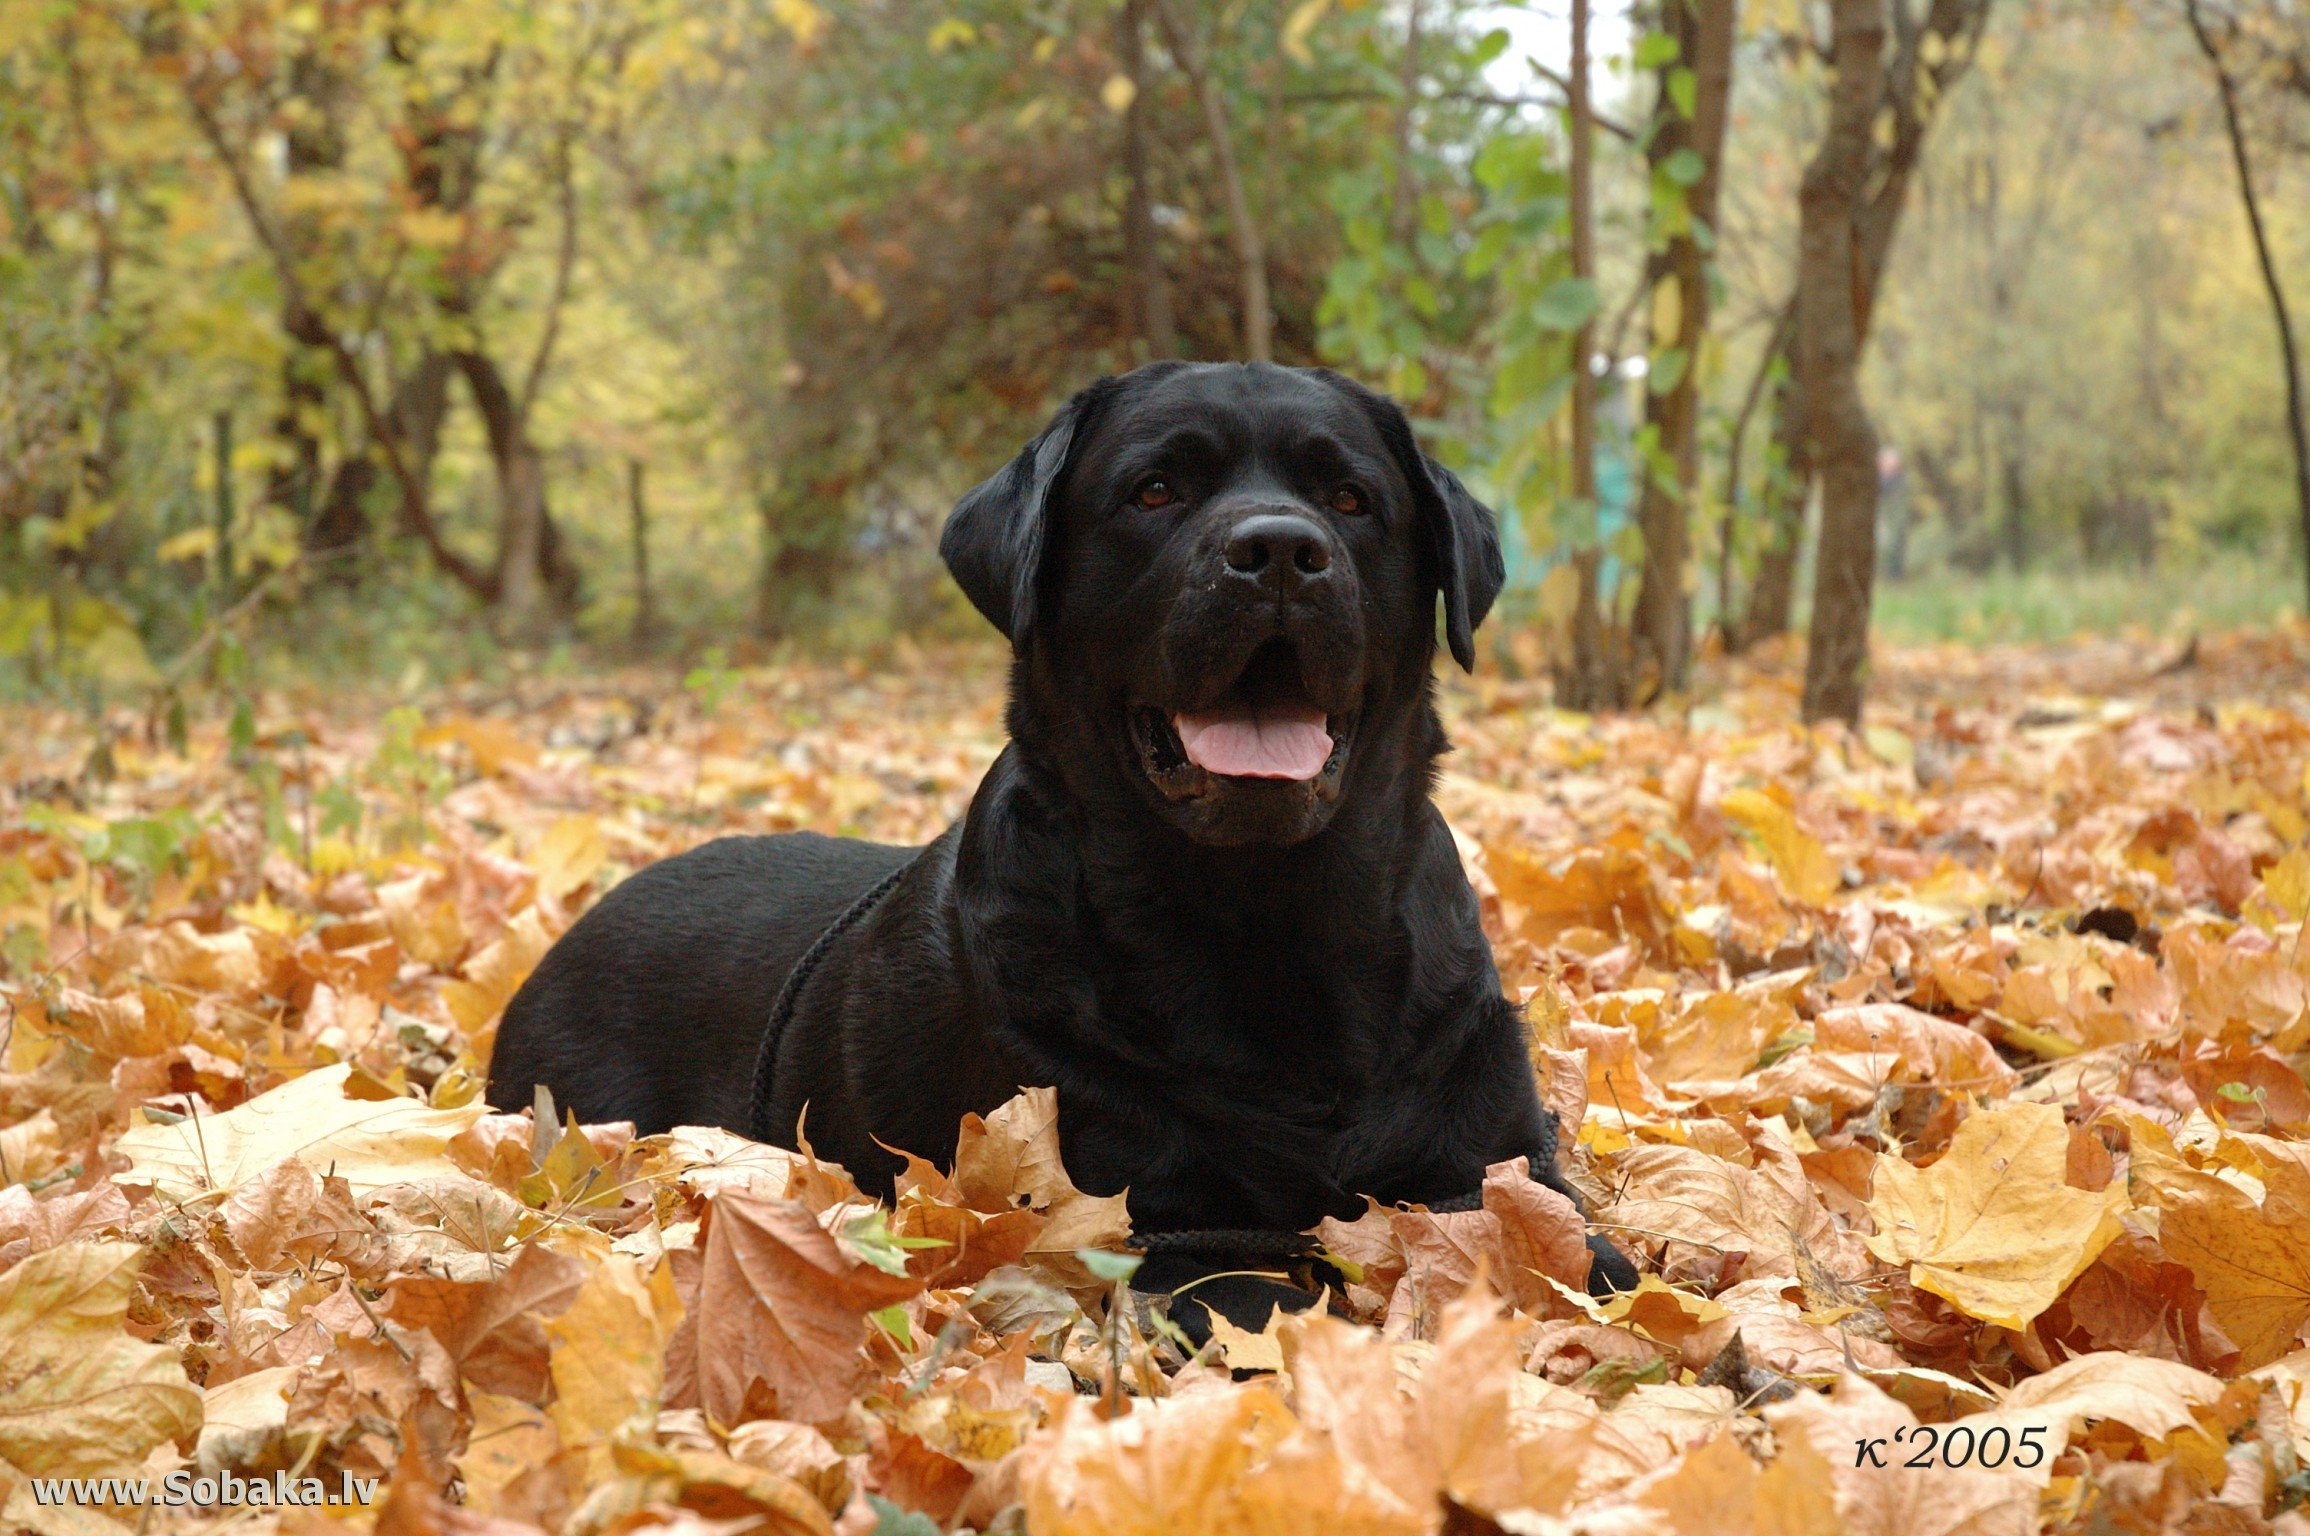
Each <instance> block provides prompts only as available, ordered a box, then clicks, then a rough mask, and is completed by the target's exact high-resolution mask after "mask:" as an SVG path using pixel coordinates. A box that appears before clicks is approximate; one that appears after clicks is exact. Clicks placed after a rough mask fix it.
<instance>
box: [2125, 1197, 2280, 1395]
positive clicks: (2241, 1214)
mask: <svg viewBox="0 0 2310 1536" xmlns="http://www.w3.org/2000/svg"><path fill="white" fill-rule="evenodd" d="M2264 1166H2265V1168H2266V1171H2267V1180H2266V1185H2265V1190H2264V1193H2263V1196H2262V1199H2261V1201H2260V1203H2259V1204H2257V1203H2256V1202H2255V1200H2254V1198H2253V1197H2252V1196H2251V1195H2249V1194H2247V1193H2246V1192H2245V1191H2244V1190H2241V1189H2239V1188H2238V1187H2237V1186H2235V1185H2234V1184H2231V1183H2229V1182H2228V1181H2226V1180H2223V1179H2220V1178H2217V1177H2215V1176H2213V1175H2212V1174H2203V1173H2201V1174H2196V1175H2194V1176H2192V1177H2190V1178H2188V1179H2187V1180H2182V1179H2178V1178H2177V1179H2172V1180H2170V1181H2169V1182H2168V1183H2167V1184H2166V1187H2164V1188H2161V1189H2160V1190H2159V1191H2158V1204H2159V1206H2160V1208H2161V1212H2160V1219H2159V1223H2158V1239H2159V1241H2160V1242H2161V1243H2163V1244H2164V1245H2165V1250H2166V1252H2167V1253H2168V1254H2170V1255H2171V1256H2172V1257H2173V1258H2174V1259H2175V1260H2177V1261H2178V1262H2180V1263H2182V1264H2185V1265H2187V1266H2188V1267H2189V1270H2190V1273H2191V1275H2192V1276H2193V1277H2194V1278H2195V1279H2196V1280H2197V1282H2198V1285H2199V1287H2200V1288H2201V1289H2203V1290H2204V1291H2205V1293H2206V1306H2207V1308H2208V1310H2210V1311H2211V1312H2212V1313H2213V1314H2214V1320H2215V1321H2216V1322H2218V1323H2220V1324H2221V1325H2222V1331H2223V1332H2224V1333H2226V1334H2228V1335H2229V1336H2230V1337H2231V1339H2233V1340H2234V1341H2236V1343H2237V1345H2238V1348H2239V1349H2240V1350H2242V1351H2243V1352H2244V1360H2243V1364H2244V1366H2245V1368H2247V1369H2249V1370H2250V1369H2252V1368H2254V1367H2256V1366H2261V1365H2267V1364H2268V1363H2270V1362H2271V1361H2273V1360H2275V1359H2277V1358H2278V1357H2279V1356H2280V1355H2283V1354H2285V1353H2287V1352H2288V1351H2289V1350H2291V1349H2293V1348H2294V1347H2295V1342H2296V1339H2297V1337H2298V1335H2299V1334H2300V1333H2301V1331H2302V1325H2303V1323H2304V1322H2305V1321H2310V1170H2306V1169H2305V1168H2304V1167H2303V1166H2302V1165H2301V1164H2300V1163H2299V1162H2294V1161H2273V1162H2269V1163H2266V1164H2265V1165H2264Z"/></svg>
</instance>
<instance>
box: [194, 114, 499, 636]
mask: <svg viewBox="0 0 2310 1536" xmlns="http://www.w3.org/2000/svg"><path fill="white" fill-rule="evenodd" d="M184 96H185V101H186V104H187V105H188V106H189V107H190V109H191V111H192V115H193V121H194V122H195V123H196V124H197V125H198V126H199V128H200V131H201V136H202V137H203V138H205V139H206V140H207V141H208V144H209V148H210V149H211V150H212V151H214V152H215V154H216V157H217V159H218V160H219V161H220V162H222V163H223V165H224V168H225V175H226V177H227V179H228V180H230V181H231V182H232V186H233V195H234V198H235V199H236V200H237V201H238V202H239V203H240V205H241V211H242V213H243V214H244V215H245V216H246V217H247V219H248V221H249V226H250V228H251V229H252V230H253V231H255V233H256V237H257V243H258V244H260V245H262V246H263V247H264V248H265V251H266V254H267V255H269V256H271V258H272V261H273V270H274V272H275V274H276V275H277V276H278V277H279V279H280V283H281V288H282V291H283V293H284V294H285V295H286V296H287V298H288V301H289V325H288V329H289V332H290V334H291V335H293V336H295V337H296V338H297V339H298V340H299V341H303V342H306V343H307V344H309V345H313V346H318V347H320V348H321V349H322V350H323V351H325V352H327V353H328V354H329V357H330V359H331V360H332V361H333V362H334V363H335V365H336V369H337V375H338V377H339V378H340V379H342V380H343V381H344V384H345V387H346V388H347V389H349V390H350V391H352V394H353V400H354V403H355V404H356V405H358V406H359V407H360V410H361V422H362V425H363V427H364V428H365V429H366V430H367V432H368V434H369V439H370V441H371V442H373V443H375V444H376V445H377V447H378V449H379V451H381V452H382V453H383V454H384V455H385V463H386V467H387V468H389V469H390V470H391V471H392V472H393V479H394V482H395V483H396V484H397V485H399V486H400V488H401V513H402V519H403V521H405V522H406V523H408V524H409V526H410V529H411V531H412V532H414V533H415V534H416V535H417V536H418V538H419V539H421V540H422V541H423V542H424V544H425V547H426V549H427V550H428V551H429V552H431V554H432V556H433V558H434V561H435V562H436V563H437V564H439V565H440V567H441V568H442V569H443V570H444V571H447V572H448V573H449V574H450V576H451V577H453V578H454V579H455V580H456V581H457V582H458V584H459V585H461V586H463V587H465V588H466V589H467V590H468V591H470V592H473V593H475V594H476V595H478V596H483V597H487V596H489V595H491V593H492V591H493V590H494V587H495V585H496V584H495V582H494V581H492V580H491V579H490V577H489V575H488V573H486V572H484V571H481V570H478V569H476V568H475V567H474V566H473V565H472V564H471V563H470V562H468V561H467V560H466V559H465V557H464V556H462V555H460V554H458V553H457V551H456V550H454V549H451V548H450V547H449V546H448V545H447V544H446V543H444V542H443V541H442V538H441V530H440V529H439V528H437V527H436V526H434V522H433V514H432V512H431V510H430V509H429V508H427V507H426V505H425V501H424V498H423V496H422V495H421V494H420V493H419V491H418V489H417V481H416V477H415V476H414V475H413V474H412V473H411V471H410V468H409V465H408V461H407V459H406V458H405V457H404V456H403V454H402V452H401V444H400V441H399V439H398V438H396V437H395V435H394V434H393V433H392V432H391V431H390V430H388V427H387V423H386V421H385V419H384V414H383V413H382V412H381V411H380V410H379V409H378V407H377V398H376V392H375V391H374V390H372V389H371V388H370V387H369V379H368V376H367V375H366V374H364V373H363V372H362V371H361V364H360V360H359V359H358V358H356V357H354V356H353V353H352V351H351V349H349V348H348V347H347V346H346V345H345V341H344V338H343V337H341V336H339V335H338V334H337V333H336V331H335V330H334V329H332V328H331V327H330V326H329V324H328V323H327V321H326V320H324V319H323V318H322V316H321V314H320V312H319V311H318V310H316V309H315V308H313V306H312V303H311V302H310V301H309V300H308V299H307V298H306V296H305V285H304V282H303V280H302V279H301V278H300V277H299V276H298V274H297V264H296V261H295V259H294V258H293V257H292V256H291V255H290V253H289V248H288V244H287V242H286V241H285V240H284V239H283V238H282V237H281V234H280V232H279V231H278V230H276V229H275V228H274V227H273V224H272V220H271V219H269V218H267V217H266V215H265V210H264V203H263V200H262V199H260V198H259V197H258V196H257V189H256V185H255V183H253V182H252V181H251V180H250V179H249V171H248V167H247V166H245V165H243V164H242V163H241V159H240V157H239V156H238V155H236V154H234V153H233V151H232V146H231V145H230V144H229V143H228V142H227V141H226V139H225V132H224V125H223V124H222V123H220V122H218V121H217V115H216V113H215V112H214V111H213V110H212V109H211V108H210V106H209V104H208V103H207V102H206V101H204V100H203V99H202V97H201V93H200V91H199V90H198V89H197V88H196V87H195V85H194V83H193V81H192V79H191V78H190V77H189V76H188V77H187V78H186V79H185V81H184Z"/></svg>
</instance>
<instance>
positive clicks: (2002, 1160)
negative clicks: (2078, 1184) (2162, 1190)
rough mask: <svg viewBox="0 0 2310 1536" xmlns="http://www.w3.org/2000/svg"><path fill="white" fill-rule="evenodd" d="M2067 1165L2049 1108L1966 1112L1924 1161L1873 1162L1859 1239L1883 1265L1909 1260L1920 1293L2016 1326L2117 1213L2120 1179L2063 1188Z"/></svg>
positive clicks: (2107, 1233) (2065, 1133)
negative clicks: (1871, 1230)
mask: <svg viewBox="0 0 2310 1536" xmlns="http://www.w3.org/2000/svg"><path fill="white" fill-rule="evenodd" d="M2068 1165H2069V1127H2068V1125H2067V1124H2066V1123H2065V1122H2064V1121H2063V1119H2062V1113H2061V1110H2060V1109H2059V1108H2058V1107H2056V1106H2054V1105H2050V1104H2019V1103H2008V1104H2002V1105H1999V1106H1997V1107H1995V1108H1990V1109H1979V1110H1976V1111H1974V1113H1973V1114H1972V1115H1971V1116H1970V1117H1968V1118H1967V1119H1966V1121H1965V1123H1964V1124H1963V1125H1961V1126H1959V1127H1958V1128H1957V1135H1956V1137H1955V1138H1954V1139H1953V1140H1952V1141H1951V1142H1950V1144H1949V1150H1948V1151H1947V1152H1946V1153H1944V1154H1943V1155H1942V1158H1941V1160H1940V1161H1939V1162H1937V1163H1935V1164H1934V1165H1933V1166H1932V1167H1930V1168H1927V1169H1923V1170H1919V1169H1917V1168H1913V1167H1911V1166H1910V1165H1909V1164H1907V1163H1905V1162H1903V1161H1901V1160H1900V1159H1899V1158H1894V1157H1885V1158H1880V1159H1879V1160H1878V1163H1877V1176H1876V1187H1875V1192H1874V1193H1873V1194H1872V1195H1871V1196H1870V1199H1869V1214H1870V1215H1871V1216H1872V1217H1873V1218H1875V1220H1876V1223H1877V1231H1876V1233H1875V1235H1873V1236H1871V1237H1868V1238H1866V1239H1864V1241H1865V1242H1867V1244H1868V1246H1869V1251H1870V1252H1871V1253H1874V1254H1875V1255H1876V1256H1877V1257H1878V1258H1880V1259H1883V1260H1885V1261H1886V1262H1887V1263H1891V1264H1907V1265H1909V1266H1910V1270H1909V1277H1910V1279H1911V1281H1913V1282H1914V1283H1915V1284H1916V1285H1917V1286H1918V1288H1919V1289H1921V1290H1927V1291H1931V1292H1933V1294H1935V1295H1936V1296H1940V1297H1943V1298H1945V1299H1946V1300H1948V1301H1949V1303H1950V1304H1951V1305H1953V1306H1955V1307H1956V1308H1957V1309H1958V1310H1959V1311H1961V1312H1963V1313H1965V1314H1966V1315H1967V1316H1969V1317H1977V1318H1980V1319H1981V1320H1982V1321H1984V1322H1990V1323H1997V1324H1999V1325H2001V1326H2003V1327H2007V1328H2011V1329H2015V1330H2016V1331H2018V1330H2020V1329H2023V1328H2026V1327H2028V1326H2029V1322H2030V1319H2032V1318H2034V1317H2036V1316H2037V1315H2038V1314H2039V1313H2040V1312H2043V1311H2044V1310H2045V1309H2046V1308H2047V1307H2050V1306H2052V1305H2053V1303H2054V1300H2055V1298H2057V1297H2059V1296H2060V1295H2061V1293H2062V1292H2063V1291H2064V1290H2066V1289H2067V1288H2068V1286H2069V1283H2070V1282H2071V1281H2072V1280H2075V1279H2076V1278H2077V1277H2078V1276H2079V1275H2080V1274H2082V1273H2084V1271H2085V1268H2086V1266H2087V1265H2089V1264H2091V1263H2092V1262H2093V1261H2094V1259H2095V1258H2096V1257H2098V1256H2099V1255H2100V1253H2101V1251H2102V1249H2103V1248H2105V1247H2107V1246H2108V1245H2109V1241H2110V1239H2111V1238H2113V1237H2115V1236H2116V1235H2117V1231H2118V1217H2119V1215H2120V1214H2121V1213H2122V1212H2123V1211H2124V1210H2125V1209H2126V1204H2127V1202H2126V1193H2125V1190H2124V1189H2123V1188H2122V1187H2121V1186H2119V1185H2116V1184H2112V1185H2111V1186H2110V1187H2109V1188H2108V1189H2105V1190H2102V1191H2099V1192H2098V1193H2088V1192H2087V1191H2085V1190H2082V1189H2072V1188H2070V1187H2069V1186H2068V1185H2067V1184H2066V1183H2064V1182H2063V1179H2064V1176H2065V1174H2066V1172H2067V1169H2068Z"/></svg>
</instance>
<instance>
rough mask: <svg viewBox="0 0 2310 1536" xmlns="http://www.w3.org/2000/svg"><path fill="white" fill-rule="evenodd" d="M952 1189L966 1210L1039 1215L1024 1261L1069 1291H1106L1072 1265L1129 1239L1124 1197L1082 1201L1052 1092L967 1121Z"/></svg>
mask: <svg viewBox="0 0 2310 1536" xmlns="http://www.w3.org/2000/svg"><path fill="white" fill-rule="evenodd" d="M951 1182H952V1188H953V1191H954V1196H955V1198H956V1199H958V1200H959V1201H960V1202H961V1203H962V1204H964V1205H967V1206H969V1207H970V1208H971V1209H972V1210H975V1211H981V1212H985V1213H989V1214H999V1213H1002V1212H1006V1211H1015V1210H1017V1209H1019V1207H1020V1206H1021V1205H1022V1204H1024V1205H1026V1206H1028V1207H1030V1208H1031V1209H1033V1210H1034V1211H1035V1212H1037V1213H1038V1214H1039V1215H1041V1216H1042V1217H1043V1218H1044V1220H1043V1222H1042V1224H1041V1226H1040V1228H1039V1229H1038V1230H1037V1231H1036V1232H1034V1233H1033V1235H1032V1236H1031V1237H1030V1238H1029V1239H1028V1241H1027V1244H1026V1248H1025V1257H1026V1258H1028V1259H1029V1260H1030V1261H1031V1262H1033V1263H1034V1264H1036V1265H1037V1266H1038V1267H1040V1268H1042V1269H1045V1270H1048V1271H1050V1272H1051V1274H1052V1275H1054V1276H1055V1277H1057V1278H1058V1279H1059V1280H1060V1281H1061V1282H1063V1283H1064V1284H1065V1285H1066V1286H1068V1288H1069V1289H1081V1290H1099V1289H1103V1288H1104V1286H1103V1282H1101V1281H1100V1280H1099V1279H1098V1277H1096V1276H1095V1275H1093V1274H1091V1272H1090V1271H1089V1270H1087V1269H1085V1268H1084V1267H1083V1265H1082V1263H1081V1261H1080V1260H1078V1259H1077V1258H1076V1257H1075V1254H1076V1252H1077V1251H1078V1250H1080V1249H1084V1248H1096V1249H1106V1250H1113V1249H1117V1248H1121V1247H1122V1246H1124V1245H1125V1244H1126V1243H1128V1242H1129V1241H1130V1238H1131V1217H1130V1212H1129V1209H1128V1207H1127V1203H1126V1202H1127V1200H1128V1194H1127V1193H1126V1194H1120V1195H1087V1194H1084V1193H1083V1192H1082V1191H1081V1190H1079V1189H1077V1188H1076V1187H1075V1181H1074V1180H1073V1179H1071V1178H1069V1177H1068V1176H1067V1169H1066V1165H1065V1163H1064V1162H1063V1161H1061V1159H1060V1155H1059V1096H1058V1093H1057V1091H1056V1090H1055V1089H1051V1088H1027V1089H1023V1090H1021V1091H1020V1092H1019V1093H1018V1094H1017V1095H1016V1096H1015V1097H1013V1098H1012V1099H1010V1100H1009V1101H1008V1102H1006V1103H1005V1104H1003V1105H1002V1106H1001V1107H1000V1108H999V1109H997V1110H995V1112H994V1113H993V1114H990V1115H987V1116H986V1117H984V1118H983V1119H982V1118H981V1117H979V1116H977V1115H967V1116H965V1117H964V1119H963V1123H962V1130H961V1133H960V1135H959V1136H958V1137H957V1139H956V1142H955V1163H954V1177H953V1179H952V1181H951ZM930 1235H935V1236H940V1237H946V1236H947V1235H948V1234H946V1233H943V1232H940V1233H935V1234H930Z"/></svg>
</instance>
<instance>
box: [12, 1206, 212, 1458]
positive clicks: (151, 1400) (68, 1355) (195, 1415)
mask: <svg viewBox="0 0 2310 1536" xmlns="http://www.w3.org/2000/svg"><path fill="white" fill-rule="evenodd" d="M143 1261H144V1251H143V1249H142V1248H140V1247H139V1246H138V1245H137V1244H135V1243H67V1244H65V1245H64V1246H63V1247H60V1248H51V1249H49V1250H47V1251H46V1252H45V1253H36V1254H34V1255H32V1257H30V1258H28V1259H25V1260H23V1261H22V1262H20V1263H19V1264H17V1265H16V1266H15V1267H14V1268H12V1269H10V1270H9V1271H8V1272H7V1273H6V1274H0V1463H5V1464H6V1465H8V1466H10V1467H13V1468H15V1469H16V1470H17V1471H19V1472H22V1473H24V1474H26V1475H28V1476H33V1477H108V1476H113V1475H117V1474H127V1473H132V1472H134V1471H135V1470H136V1468H137V1465H138V1463H139V1462H140V1461H141V1460H142V1459H143V1457H144V1454H145V1453H146V1452H147V1451H149V1450H151V1449H152V1448H153V1447H154V1446H156V1445H158V1444H160V1443H161V1442H162V1441H164V1440H171V1441H174V1442H176V1444H177V1445H178V1446H179V1447H180V1448H181V1449H184V1450H187V1451H189V1450H191V1449H192V1448H193V1444H194V1441H195V1438H196V1437H197V1436H198V1435H199V1433H200V1424H201V1399H200V1394H199V1393H198V1392H196V1391H194V1390H193V1388H192V1384H191V1383H190V1382H188V1381H187V1380H186V1379H185V1373H184V1366H183V1364H182V1363H181V1362H180V1361H179V1360H178V1358H177V1352H176V1351H175V1350H174V1349H171V1348H169V1347H167V1346H165V1345H160V1344H147V1343H145V1342H144V1341H143V1340H141V1339H137V1338H134V1337H132V1336H130V1335H129V1334H128V1333H127V1332H126V1331H125V1327H124V1325H125V1323H126V1321H127V1318H128V1304H129V1297H130V1293H131V1292H132V1291H133V1290H134V1289H135V1287H136V1277H137V1271H138V1270H139V1269H140V1268H141V1267H142V1265H143Z"/></svg>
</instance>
